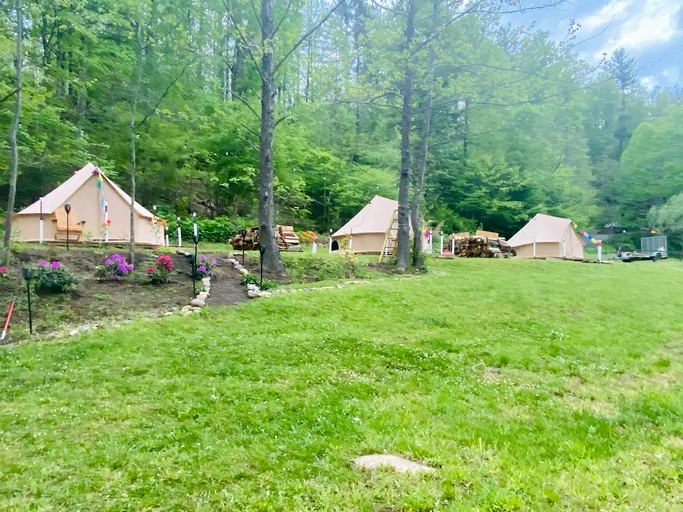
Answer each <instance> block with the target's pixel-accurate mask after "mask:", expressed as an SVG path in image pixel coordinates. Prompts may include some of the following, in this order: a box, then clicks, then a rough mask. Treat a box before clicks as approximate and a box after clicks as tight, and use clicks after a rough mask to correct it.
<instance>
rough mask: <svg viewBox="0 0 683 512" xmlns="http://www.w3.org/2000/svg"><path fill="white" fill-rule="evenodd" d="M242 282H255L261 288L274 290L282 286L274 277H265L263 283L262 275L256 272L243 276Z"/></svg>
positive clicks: (244, 283)
mask: <svg viewBox="0 0 683 512" xmlns="http://www.w3.org/2000/svg"><path fill="white" fill-rule="evenodd" d="M240 284H243V285H247V284H255V285H257V286H259V288H261V290H272V289H273V288H277V287H278V286H280V283H278V282H277V281H274V280H272V279H264V280H263V283H261V276H258V275H256V274H245V275H243V276H242V280H241V281H240Z"/></svg>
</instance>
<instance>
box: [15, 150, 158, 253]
mask: <svg viewBox="0 0 683 512" xmlns="http://www.w3.org/2000/svg"><path fill="white" fill-rule="evenodd" d="M130 201H131V199H130V196H129V195H128V194H126V193H125V192H124V191H123V190H121V188H119V187H118V185H116V183H114V182H113V181H112V180H110V179H109V178H108V177H107V176H106V175H105V174H104V173H103V172H102V171H100V169H99V168H98V167H97V166H95V165H93V164H92V163H88V164H87V165H86V166H85V167H83V168H82V169H80V170H79V171H76V172H75V173H74V174H73V176H71V177H70V178H69V179H68V180H66V181H65V182H64V183H62V184H61V185H59V186H58V187H57V188H55V189H54V190H52V191H51V192H50V193H49V194H47V195H45V196H44V197H42V198H40V199H38V201H36V202H35V203H33V204H31V205H29V206H28V207H26V208H24V209H23V210H21V211H20V212H18V213H15V214H14V215H13V216H12V231H13V233H16V235H15V236H13V239H14V240H17V241H22V242H38V241H40V219H41V217H42V219H43V220H44V221H43V240H44V241H51V240H57V239H64V238H65V235H64V233H63V231H62V230H59V229H58V226H57V224H58V216H60V215H61V213H62V211H63V210H64V205H65V204H69V205H71V208H72V210H71V213H70V221H71V223H72V224H71V225H72V226H74V227H75V228H78V229H81V230H82V232H81V233H80V239H81V240H89V241H100V242H124V241H129V240H130ZM134 210H135V243H137V244H141V245H162V244H163V241H164V225H165V223H164V221H163V220H162V219H159V218H158V217H156V216H155V215H154V214H152V213H151V212H150V211H149V210H147V209H146V208H144V207H143V206H141V205H140V204H138V203H137V202H136V203H135V206H134ZM81 222H83V224H78V223H81ZM69 238H70V239H73V238H72V237H71V236H70V237H69Z"/></svg>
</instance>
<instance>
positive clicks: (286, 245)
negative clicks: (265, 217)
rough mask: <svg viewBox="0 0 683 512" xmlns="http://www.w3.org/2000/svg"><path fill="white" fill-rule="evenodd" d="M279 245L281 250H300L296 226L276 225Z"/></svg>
mask: <svg viewBox="0 0 683 512" xmlns="http://www.w3.org/2000/svg"><path fill="white" fill-rule="evenodd" d="M276 233H277V246H278V248H279V249H280V250H281V251H300V250H301V245H300V241H299V237H298V236H296V234H295V233H294V226H276Z"/></svg>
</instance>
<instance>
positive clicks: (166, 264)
mask: <svg viewBox="0 0 683 512" xmlns="http://www.w3.org/2000/svg"><path fill="white" fill-rule="evenodd" d="M171 272H173V260H172V259H171V257H170V256H159V257H158V258H157V259H156V261H155V262H154V263H152V265H151V266H149V267H147V277H149V281H150V282H151V283H152V284H163V283H168V278H169V277H170V276H171Z"/></svg>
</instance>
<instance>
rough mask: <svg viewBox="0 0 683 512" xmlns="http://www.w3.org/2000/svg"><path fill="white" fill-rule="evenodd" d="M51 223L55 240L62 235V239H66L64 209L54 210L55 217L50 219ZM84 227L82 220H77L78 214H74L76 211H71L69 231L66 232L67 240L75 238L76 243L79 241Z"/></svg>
mask: <svg viewBox="0 0 683 512" xmlns="http://www.w3.org/2000/svg"><path fill="white" fill-rule="evenodd" d="M52 222H54V223H55V240H59V236H60V235H63V236H64V238H66V237H67V229H66V211H65V210H64V208H61V207H60V208H57V210H55V216H54V218H53V219H52ZM84 225H85V221H84V220H78V214H77V213H76V210H75V209H74V208H72V209H71V212H70V213H69V231H68V236H69V240H72V239H73V237H74V236H75V237H76V241H79V240H80V239H81V236H82V235H83V226H84Z"/></svg>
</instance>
